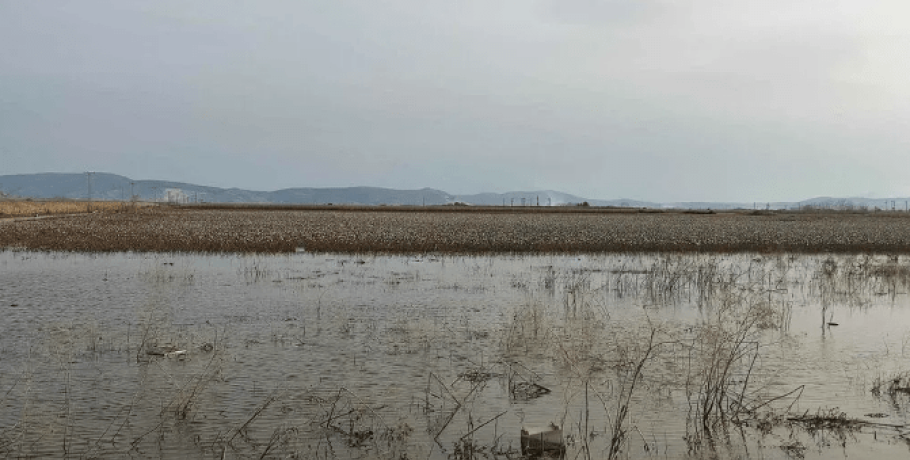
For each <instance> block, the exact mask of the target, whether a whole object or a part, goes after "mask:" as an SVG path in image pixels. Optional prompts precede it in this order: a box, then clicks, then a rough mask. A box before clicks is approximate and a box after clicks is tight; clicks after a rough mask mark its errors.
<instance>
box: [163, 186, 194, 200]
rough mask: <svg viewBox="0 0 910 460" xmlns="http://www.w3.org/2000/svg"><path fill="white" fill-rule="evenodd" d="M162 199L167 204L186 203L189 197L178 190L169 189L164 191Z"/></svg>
mask: <svg viewBox="0 0 910 460" xmlns="http://www.w3.org/2000/svg"><path fill="white" fill-rule="evenodd" d="M164 198H165V200H166V201H167V202H168V203H186V202H188V201H189V197H188V196H187V194H186V193H184V192H183V190H180V189H179V188H169V189H165V191H164Z"/></svg>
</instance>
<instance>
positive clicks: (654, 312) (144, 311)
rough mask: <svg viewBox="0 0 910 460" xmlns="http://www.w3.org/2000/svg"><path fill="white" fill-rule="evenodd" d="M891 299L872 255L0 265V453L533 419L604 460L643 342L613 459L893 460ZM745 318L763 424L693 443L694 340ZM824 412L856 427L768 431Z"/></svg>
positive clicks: (318, 437) (186, 450)
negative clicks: (758, 317)
mask: <svg viewBox="0 0 910 460" xmlns="http://www.w3.org/2000/svg"><path fill="white" fill-rule="evenodd" d="M908 286H910V260H908V259H907V258H905V257H901V258H899V259H898V258H893V257H892V258H889V257H885V256H882V257H867V256H806V255H798V256H790V255H786V254H785V255H780V256H759V255H754V254H739V255H724V256H718V255H704V254H701V255H699V254H692V255H663V254H619V255H590V256H577V255H575V256H519V257H509V256H490V257H451V256H433V255H421V256H381V257H380V256H368V255H365V256H350V255H332V254H309V253H299V254H293V255H281V256H246V255H222V256H218V255H212V256H202V255H185V254H110V255H94V254H73V253H57V252H28V251H5V252H2V253H0V312H2V320H0V454H2V455H4V456H8V457H17V458H18V457H36V458H37V457H62V456H66V455H69V456H79V457H94V458H121V457H124V456H131V457H138V458H145V457H162V456H164V457H183V458H277V457H283V458H286V457H293V458H329V459H331V458H430V459H443V458H484V456H486V458H517V457H520V446H519V444H520V441H519V433H520V429H521V427H523V426H546V425H547V424H549V423H551V422H552V423H555V424H557V425H559V426H561V427H562V429H563V433H564V437H565V439H566V456H567V457H568V458H587V457H588V455H590V458H606V457H607V456H608V455H609V453H608V452H609V446H610V443H611V439H612V438H613V427H614V426H615V424H616V421H617V413H618V412H617V410H618V408H619V407H620V406H621V402H622V401H623V400H624V397H625V396H627V395H628V394H629V393H628V390H629V387H630V382H631V377H632V375H633V373H634V372H633V371H634V368H635V364H637V363H638V362H639V360H641V358H642V356H644V350H645V348H646V345H647V342H648V337H649V333H650V332H651V331H652V330H654V331H656V336H657V341H658V342H659V345H658V346H657V348H656V349H655V351H654V354H653V355H651V357H650V358H649V359H647V360H644V361H643V365H642V372H641V376H640V379H639V380H637V381H635V386H634V387H633V388H632V391H631V398H630V403H629V411H628V415H627V416H626V417H625V418H623V419H622V425H621V426H622V427H623V428H624V431H625V436H624V437H623V438H622V439H623V443H622V445H621V450H620V452H619V455H618V457H619V458H655V457H656V458H710V457H716V456H719V457H722V458H729V457H738V458H793V457H805V458H833V457H853V458H906V456H907V455H908V450H910V449H908V443H907V441H906V437H905V436H904V434H905V433H907V432H908V431H910V426H908V423H910V420H908V413H907V410H906V409H907V407H908V404H910V400H908V398H907V396H906V395H905V394H903V393H901V392H897V393H895V394H894V395H890V396H889V395H886V394H879V395H875V394H873V392H872V391H871V390H872V389H873V387H874V386H875V383H876V380H877V379H879V380H884V381H888V379H890V378H891V377H893V376H896V375H900V373H902V372H906V371H910V300H908V296H907V293H908ZM744 304H747V305H752V306H758V307H760V308H762V310H761V311H764V312H766V313H767V315H766V317H763V320H764V321H765V322H767V324H763V325H762V327H756V328H754V330H752V331H750V332H749V335H748V340H745V341H744V343H745V344H746V345H744V346H743V347H744V348H743V350H746V349H747V348H748V347H749V346H754V348H748V349H749V350H755V351H757V354H753V353H752V352H751V351H749V352H743V355H742V356H741V357H740V358H739V359H737V360H735V362H734V363H733V364H732V367H731V370H730V374H729V383H730V387H729V388H728V390H731V391H736V390H737V389H739V388H742V387H743V385H745V387H746V393H745V395H744V396H743V398H742V399H743V400H746V401H753V402H754V404H753V406H757V405H759V404H763V405H762V406H761V408H759V409H757V410H756V411H755V412H754V413H751V414H749V415H748V416H747V415H743V416H742V417H741V420H739V422H740V423H720V424H718V425H716V429H715V430H714V431H713V432H712V433H711V434H710V435H708V436H706V435H705V434H704V433H702V434H701V436H699V433H698V430H697V429H696V428H694V427H693V426H692V421H693V416H692V410H693V409H692V408H693V402H694V401H697V398H698V395H699V391H701V390H699V386H698V385H697V384H696V383H695V382H698V381H699V380H698V375H699V374H697V373H694V372H693V369H694V368H695V367H697V366H695V365H693V359H698V358H697V357H696V358H693V352H692V350H693V349H694V342H695V341H696V340H699V338H700V337H703V336H701V335H699V334H698V331H704V330H706V329H707V328H709V327H714V326H716V325H714V324H713V323H712V318H717V317H718V315H719V312H721V311H726V310H724V308H740V307H742V305H744ZM823 314H824V317H823V316H822V315H823ZM828 323H832V324H830V325H829V324H828ZM835 323H836V325H834V324H835ZM727 326H729V325H727ZM725 327H726V326H725ZM169 346H173V347H175V349H177V350H186V354H185V355H183V356H173V357H167V356H158V355H150V354H149V353H148V352H149V350H155V349H156V347H158V348H162V349H163V348H164V347H169ZM753 357H754V358H755V359H754V360H753V359H752V358H753ZM744 382H745V383H744ZM532 384H533V385H535V386H539V387H542V388H546V389H547V390H550V391H549V392H541V393H540V394H527V393H523V392H522V391H525V390H526V389H527V388H536V387H531V385H532ZM800 388H801V391H796V392H795V393H792V394H789V395H787V394H788V393H790V392H793V391H795V390H798V389H800ZM522 389H524V390H522ZM532 393H533V392H532ZM782 395H787V396H784V397H781V396H782ZM797 395H798V397H797ZM778 397H780V399H776V398H778ZM764 402H766V403H767V404H764ZM820 411H824V413H825V414H842V417H844V418H845V419H849V420H852V421H854V422H855V423H853V424H852V425H850V428H849V429H841V428H842V427H839V426H834V425H829V426H826V427H823V428H822V429H811V428H807V427H806V426H805V424H800V423H795V422H792V421H789V422H788V421H787V419H788V418H794V417H797V416H804V415H816V414H819V413H821V412H820ZM775 417H776V418H775ZM762 420H765V421H768V420H774V422H773V423H766V424H764V425H762V423H761V421H762ZM760 427H762V428H764V429H763V430H762V429H759V428H760ZM816 428H818V427H816ZM585 433H588V435H587V436H586V435H585ZM696 438H697V439H696Z"/></svg>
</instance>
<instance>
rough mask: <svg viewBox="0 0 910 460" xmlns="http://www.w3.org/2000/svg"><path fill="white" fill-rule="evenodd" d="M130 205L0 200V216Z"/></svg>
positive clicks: (107, 202) (106, 202)
mask: <svg viewBox="0 0 910 460" xmlns="http://www.w3.org/2000/svg"><path fill="white" fill-rule="evenodd" d="M130 206H131V203H128V202H123V201H93V202H88V201H31V200H0V218H3V217H25V216H36V215H38V216H46V215H52V214H78V213H84V212H90V211H103V212H115V211H120V210H123V209H127V208H129V207H130Z"/></svg>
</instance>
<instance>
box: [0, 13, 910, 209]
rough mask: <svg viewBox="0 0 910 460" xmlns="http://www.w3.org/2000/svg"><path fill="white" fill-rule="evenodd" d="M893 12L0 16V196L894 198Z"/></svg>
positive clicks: (906, 179) (906, 88) (908, 133)
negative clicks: (89, 192)
mask: <svg viewBox="0 0 910 460" xmlns="http://www.w3.org/2000/svg"><path fill="white" fill-rule="evenodd" d="M908 17H910V2H907V1H906V0H894V1H889V0H883V1H874V2H870V1H868V0H848V1H838V0H800V1H793V0H690V1H676V0H673V1H671V0H667V1H652V0H602V1H597V0H552V1H547V0H541V1H535V0H517V1H495V0H481V1H471V0H458V1H446V2H440V1H434V0H414V1H383V0H364V1H356V0H345V1H336V0H326V1H316V0H304V1H300V0H288V1H264V0H263V1H227V0H211V1H196V0H176V1H163V0H156V1H151V2H149V1H127V0H109V1H94V0H79V1H64V0H59V1H53V0H46V1H20V0H0V43H2V45H0V175H2V174H18V173H33V172H51V171H53V172H82V171H86V170H94V171H104V172H112V173H117V174H123V175H126V176H129V177H131V178H134V179H165V180H176V181H185V182H193V183H198V184H201V185H213V186H220V187H240V188H246V189H254V190H275V189H280V188H287V187H328V186H352V185H371V186H380V187H391V188H403V189H417V188H423V187H432V188H438V189H442V190H445V191H447V192H450V193H459V194H462V193H477V192H483V191H489V192H504V191H510V190H539V189H552V190H559V191H564V192H569V193H573V194H576V195H580V196H584V197H587V198H599V199H613V198H620V197H622V198H632V199H642V200H652V201H702V200H710V201H774V200H799V199H804V198H810V197H814V196H822V195H828V196H860V195H864V196H871V197H880V196H889V195H900V196H904V195H910V27H908V26H907V25H908V23H907V18H908Z"/></svg>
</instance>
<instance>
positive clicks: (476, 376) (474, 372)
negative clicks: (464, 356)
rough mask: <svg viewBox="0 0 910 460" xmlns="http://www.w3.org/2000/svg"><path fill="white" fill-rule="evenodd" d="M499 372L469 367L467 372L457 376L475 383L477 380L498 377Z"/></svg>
mask: <svg viewBox="0 0 910 460" xmlns="http://www.w3.org/2000/svg"><path fill="white" fill-rule="evenodd" d="M500 375H501V374H496V373H493V372H487V371H485V370H483V369H471V370H469V371H467V372H463V373H461V374H458V377H459V378H461V379H462V380H467V381H468V382H472V383H477V382H486V381H487V380H490V379H492V378H494V377H499V376H500Z"/></svg>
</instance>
